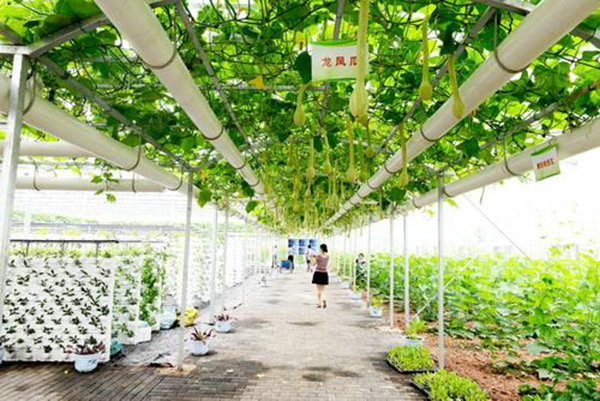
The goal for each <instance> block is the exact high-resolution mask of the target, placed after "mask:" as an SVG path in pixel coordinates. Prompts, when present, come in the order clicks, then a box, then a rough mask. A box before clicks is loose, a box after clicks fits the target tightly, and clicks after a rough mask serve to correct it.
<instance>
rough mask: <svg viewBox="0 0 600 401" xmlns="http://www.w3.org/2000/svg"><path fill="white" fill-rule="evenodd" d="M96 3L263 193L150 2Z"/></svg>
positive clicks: (119, 0) (115, 0) (223, 152)
mask: <svg viewBox="0 0 600 401" xmlns="http://www.w3.org/2000/svg"><path fill="white" fill-rule="evenodd" d="M96 4H97V5H98V6H99V7H100V9H101V10H102V11H103V12H104V14H105V15H106V16H107V17H108V18H109V20H110V21H111V22H112V23H113V24H114V26H115V28H116V29H117V30H118V31H119V32H120V33H121V35H122V36H123V38H124V39H126V40H127V42H128V43H129V44H130V45H131V46H132V47H133V49H134V50H135V51H136V53H137V54H138V55H139V56H140V58H141V59H142V60H144V63H145V64H146V65H147V66H148V68H150V69H151V70H152V71H153V72H154V74H155V75H156V76H157V77H158V79H159V80H160V81H161V82H162V83H163V85H164V86H165V88H167V90H168V91H169V92H170V93H171V95H172V96H173V98H174V99H175V100H177V102H178V103H179V104H180V105H181V107H182V108H183V110H185V112H186V113H187V115H188V116H189V117H190V119H191V120H192V121H193V122H194V124H195V125H196V126H197V127H198V129H199V130H200V132H201V133H202V134H203V135H204V137H205V138H206V139H207V140H208V141H209V142H210V143H211V144H212V145H213V146H214V148H215V149H216V150H217V151H218V152H219V153H221V155H223V157H224V158H225V159H226V160H227V161H228V162H229V164H231V165H232V166H233V168H235V169H236V170H237V172H238V174H240V175H241V176H242V177H243V178H244V180H245V181H246V182H247V183H248V184H249V185H250V186H252V187H253V188H254V190H255V191H256V193H257V194H259V195H262V194H264V187H263V185H262V183H261V182H260V180H259V178H258V176H257V175H256V173H255V172H254V170H253V169H252V168H251V167H250V166H249V165H248V163H247V162H248V161H247V160H246V159H245V158H244V156H242V154H241V153H240V151H239V150H238V148H237V147H236V146H235V144H234V143H233V141H232V140H231V138H230V137H229V134H228V133H227V132H226V130H225V127H224V126H223V125H222V124H221V123H220V121H219V119H218V118H217V116H216V115H215V113H214V112H213V110H212V109H211V108H210V105H209V104H208V101H207V100H206V98H205V97H204V96H203V95H202V93H200V91H199V90H198V88H197V85H196V82H195V81H194V78H193V77H192V75H191V74H190V72H189V70H188V69H187V67H186V66H185V64H184V62H183V60H182V59H181V57H180V56H179V53H178V52H177V49H176V47H175V46H174V44H173V43H172V42H171V40H170V38H169V36H168V35H167V33H166V32H165V30H164V29H163V27H162V25H161V24H160V21H159V20H158V18H157V17H156V15H155V14H154V12H153V11H152V9H151V8H150V7H149V6H148V4H147V3H146V2H144V1H143V0H128V1H123V0H96Z"/></svg>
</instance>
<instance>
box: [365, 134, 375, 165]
mask: <svg viewBox="0 0 600 401" xmlns="http://www.w3.org/2000/svg"><path fill="white" fill-rule="evenodd" d="M366 128H367V149H366V150H365V156H367V159H372V158H374V157H375V149H374V148H373V146H371V130H369V127H368V126H366Z"/></svg>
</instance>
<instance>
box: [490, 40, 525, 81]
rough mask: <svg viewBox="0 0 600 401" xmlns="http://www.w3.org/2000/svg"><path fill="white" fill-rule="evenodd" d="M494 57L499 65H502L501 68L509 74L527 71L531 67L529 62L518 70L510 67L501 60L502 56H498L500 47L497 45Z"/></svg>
mask: <svg viewBox="0 0 600 401" xmlns="http://www.w3.org/2000/svg"><path fill="white" fill-rule="evenodd" d="M494 59H495V60H496V63H497V64H498V67H500V68H501V69H503V70H504V71H505V72H507V73H509V74H519V73H521V72H523V71H525V70H526V69H527V68H528V67H529V64H527V65H526V66H525V67H523V68H519V69H518V70H515V69H512V68H510V67H508V66H507V65H506V64H504V63H503V62H502V60H500V57H499V56H498V48H497V47H496V48H495V49H494Z"/></svg>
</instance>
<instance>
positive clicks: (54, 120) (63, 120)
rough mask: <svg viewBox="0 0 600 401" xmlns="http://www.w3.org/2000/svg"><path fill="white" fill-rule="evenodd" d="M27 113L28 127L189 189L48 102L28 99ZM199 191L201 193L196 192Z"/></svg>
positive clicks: (1, 106) (2, 83)
mask: <svg viewBox="0 0 600 401" xmlns="http://www.w3.org/2000/svg"><path fill="white" fill-rule="evenodd" d="M9 87H10V79H9V78H8V77H7V76H4V75H0V112H2V113H7V111H8V91H9ZM25 105H26V108H27V109H28V110H27V113H24V115H23V121H24V123H25V124H27V125H30V126H32V127H35V128H37V129H39V130H40V131H43V132H45V133H47V134H49V135H52V136H54V137H56V138H59V139H62V140H64V141H66V142H68V143H70V144H72V145H75V146H77V147H79V148H81V149H84V150H86V151H88V152H90V154H92V155H93V156H96V157H100V158H102V159H104V160H106V161H108V162H111V163H114V164H116V165H117V166H119V167H122V168H124V169H131V168H132V167H135V168H133V169H132V172H135V173H136V174H139V175H140V176H142V177H145V178H147V179H149V180H150V181H153V182H155V183H157V184H160V185H162V186H164V187H166V188H169V189H174V190H175V189H178V190H179V191H180V192H181V193H185V192H186V188H185V187H186V186H185V185H181V180H180V178H178V177H177V176H175V175H174V174H171V173H170V172H168V171H167V170H165V169H162V168H160V167H158V166H157V165H156V164H154V162H152V161H150V160H149V159H147V158H146V157H144V156H143V155H141V157H140V160H139V163H138V162H137V160H138V151H137V149H134V148H130V147H129V146H127V145H124V144H122V143H121V142H119V141H116V140H114V139H112V138H110V137H109V136H107V135H104V134H102V133H101V132H100V131H98V130H96V129H95V128H93V127H91V126H89V125H87V124H85V123H83V122H81V121H79V120H78V119H77V118H75V117H73V116H72V115H70V114H68V113H66V112H65V111H63V110H61V109H60V108H59V107H58V106H55V105H54V104H52V103H50V102H48V101H47V100H44V99H43V98H41V97H40V96H38V95H35V98H34V99H33V100H32V99H31V94H30V93H27V96H26V97H25ZM195 191H197V190H196V189H195Z"/></svg>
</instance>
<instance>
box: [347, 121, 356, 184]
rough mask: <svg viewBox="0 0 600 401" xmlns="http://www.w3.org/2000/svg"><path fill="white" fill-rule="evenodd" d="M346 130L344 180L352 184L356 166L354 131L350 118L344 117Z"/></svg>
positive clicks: (354, 179) (354, 178)
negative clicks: (346, 143) (346, 147)
mask: <svg viewBox="0 0 600 401" xmlns="http://www.w3.org/2000/svg"><path fill="white" fill-rule="evenodd" d="M346 130H347V131H348V170H347V171H346V180H347V181H348V182H349V183H351V184H353V183H354V182H356V167H355V166H354V132H353V131H352V125H351V123H350V118H348V117H347V118H346Z"/></svg>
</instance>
